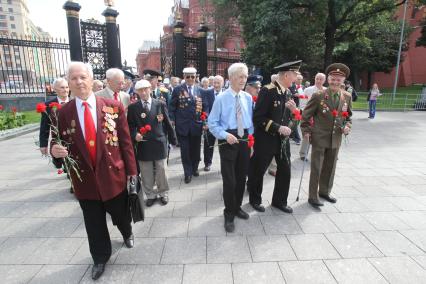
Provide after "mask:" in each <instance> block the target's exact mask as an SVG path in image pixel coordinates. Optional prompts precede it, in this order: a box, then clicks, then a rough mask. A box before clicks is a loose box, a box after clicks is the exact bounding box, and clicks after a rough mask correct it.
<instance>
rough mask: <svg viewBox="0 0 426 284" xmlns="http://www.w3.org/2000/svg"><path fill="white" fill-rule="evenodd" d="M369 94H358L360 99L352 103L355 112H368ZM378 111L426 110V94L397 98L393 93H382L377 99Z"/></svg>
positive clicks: (405, 94)
mask: <svg viewBox="0 0 426 284" xmlns="http://www.w3.org/2000/svg"><path fill="white" fill-rule="evenodd" d="M367 95H368V92H358V99H357V101H356V102H353V103H352V108H353V109H354V110H368V101H367ZM376 110H378V111H380V110H382V111H412V110H426V93H419V94H410V93H396V94H395V98H393V97H392V93H382V96H379V97H378V98H377V102H376Z"/></svg>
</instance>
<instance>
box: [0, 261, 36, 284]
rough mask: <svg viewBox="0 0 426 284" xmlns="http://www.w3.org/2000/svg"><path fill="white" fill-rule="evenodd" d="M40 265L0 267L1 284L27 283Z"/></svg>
mask: <svg viewBox="0 0 426 284" xmlns="http://www.w3.org/2000/svg"><path fill="white" fill-rule="evenodd" d="M41 267H42V266H41V265H0V275H1V280H2V282H3V283H8V284H9V283H10V284H12V283H28V282H29V281H30V280H31V278H33V277H34V275H36V274H37V272H39V271H40V269H41Z"/></svg>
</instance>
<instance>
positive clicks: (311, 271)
mask: <svg viewBox="0 0 426 284" xmlns="http://www.w3.org/2000/svg"><path fill="white" fill-rule="evenodd" d="M279 265H280V268H281V271H282V273H283V275H284V279H285V281H286V283H288V284H307V283H312V284H330V283H336V281H335V280H334V278H333V276H332V275H331V273H330V271H328V269H327V267H326V266H325V264H324V262H323V261H322V260H312V261H286V262H280V263H279Z"/></svg>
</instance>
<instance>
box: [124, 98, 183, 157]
mask: <svg viewBox="0 0 426 284" xmlns="http://www.w3.org/2000/svg"><path fill="white" fill-rule="evenodd" d="M127 122H128V123H129V129H130V135H131V137H132V139H133V141H134V143H135V147H136V158H137V159H138V160H139V161H157V160H162V159H165V158H166V157H167V137H168V138H169V141H170V143H171V144H173V145H176V134H175V131H174V130H173V127H172V125H171V123H170V119H169V114H168V112H167V107H166V104H165V103H164V102H162V101H159V100H156V99H151V108H150V110H149V111H148V112H147V110H146V109H145V108H144V107H143V105H142V100H140V101H137V102H135V103H133V104H131V105H129V109H128V113H127ZM147 124H149V125H150V126H151V131H149V132H148V133H147V134H145V135H144V136H143V140H145V141H140V142H136V140H135V137H136V134H137V133H138V132H139V129H140V128H141V127H143V126H145V125H147Z"/></svg>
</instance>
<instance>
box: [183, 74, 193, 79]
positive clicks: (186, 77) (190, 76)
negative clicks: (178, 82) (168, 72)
mask: <svg viewBox="0 0 426 284" xmlns="http://www.w3.org/2000/svg"><path fill="white" fill-rule="evenodd" d="M189 78H191V79H195V75H187V76H185V79H189Z"/></svg>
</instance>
